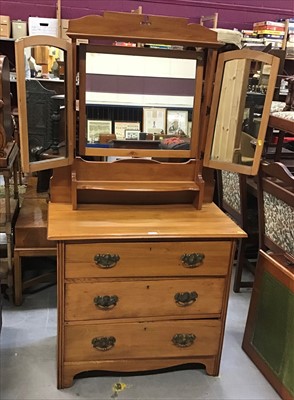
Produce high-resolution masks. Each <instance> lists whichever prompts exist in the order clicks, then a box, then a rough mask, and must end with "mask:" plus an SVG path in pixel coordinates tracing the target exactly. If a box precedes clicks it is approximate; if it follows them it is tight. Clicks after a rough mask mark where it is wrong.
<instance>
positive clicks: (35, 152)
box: [25, 46, 66, 162]
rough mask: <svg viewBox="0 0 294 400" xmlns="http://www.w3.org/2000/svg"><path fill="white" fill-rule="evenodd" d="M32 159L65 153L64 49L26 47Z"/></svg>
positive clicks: (63, 155)
mask: <svg viewBox="0 0 294 400" xmlns="http://www.w3.org/2000/svg"><path fill="white" fill-rule="evenodd" d="M25 67H26V78H27V79H26V103H27V124H28V126H27V128H28V146H29V161H30V162H34V161H42V160H46V159H52V158H58V157H65V156H66V154H65V139H66V137H65V131H66V114H65V83H64V51H63V50H62V49H59V48H55V47H50V46H32V47H26V48H25Z"/></svg>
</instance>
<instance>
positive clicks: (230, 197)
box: [216, 171, 259, 293]
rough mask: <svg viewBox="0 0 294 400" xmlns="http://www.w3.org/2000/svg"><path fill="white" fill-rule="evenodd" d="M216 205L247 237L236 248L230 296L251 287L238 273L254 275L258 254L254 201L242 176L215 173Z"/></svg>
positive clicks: (227, 172)
mask: <svg viewBox="0 0 294 400" xmlns="http://www.w3.org/2000/svg"><path fill="white" fill-rule="evenodd" d="M216 181H217V194H218V197H219V199H218V204H219V206H220V208H221V209H222V210H223V211H225V212H226V213H227V214H228V215H229V216H230V217H231V218H233V220H234V221H235V222H236V223H237V224H238V225H239V226H240V227H241V228H242V229H243V230H244V231H245V232H246V233H247V235H248V237H247V238H242V239H240V241H239V243H238V247H237V254H236V261H235V263H236V265H235V277H234V285H233V290H234V292H236V293H238V292H240V289H241V288H245V287H252V284H253V280H252V281H244V280H242V272H243V271H244V270H245V269H248V270H249V271H250V272H251V273H252V274H254V270H255V263H256V259H257V253H258V247H259V243H258V211H257V198H256V197H255V196H253V195H252V194H251V193H250V190H249V187H248V180H247V177H246V176H245V175H242V174H238V173H236V172H229V171H217V180H216Z"/></svg>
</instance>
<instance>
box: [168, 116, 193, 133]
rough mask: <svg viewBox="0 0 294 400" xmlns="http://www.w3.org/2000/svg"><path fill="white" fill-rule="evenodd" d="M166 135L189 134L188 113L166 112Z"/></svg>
mask: <svg viewBox="0 0 294 400" xmlns="http://www.w3.org/2000/svg"><path fill="white" fill-rule="evenodd" d="M166 133H167V135H181V136H183V135H186V136H188V134H189V126H188V111H187V110H167V129H166Z"/></svg>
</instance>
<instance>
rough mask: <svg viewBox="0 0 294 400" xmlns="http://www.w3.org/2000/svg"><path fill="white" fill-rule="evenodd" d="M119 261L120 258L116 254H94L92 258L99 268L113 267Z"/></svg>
mask: <svg viewBox="0 0 294 400" xmlns="http://www.w3.org/2000/svg"><path fill="white" fill-rule="evenodd" d="M119 260H120V256H119V255H118V254H96V255H95V256H94V261H95V263H96V265H98V266H99V267H100V268H112V267H115V266H116V264H117V262H118V261H119Z"/></svg>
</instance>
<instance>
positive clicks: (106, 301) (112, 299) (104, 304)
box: [93, 295, 118, 310]
mask: <svg viewBox="0 0 294 400" xmlns="http://www.w3.org/2000/svg"><path fill="white" fill-rule="evenodd" d="M93 301H94V304H95V305H96V306H97V307H98V308H100V309H102V310H111V309H112V308H114V307H115V306H116V304H117V302H118V297H117V296H115V295H114V296H97V297H94V300H93Z"/></svg>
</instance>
